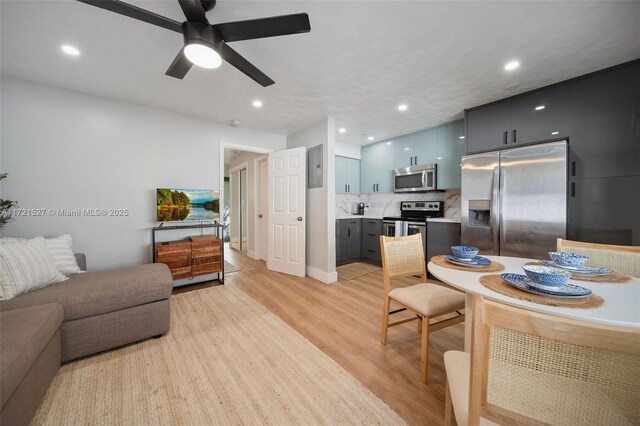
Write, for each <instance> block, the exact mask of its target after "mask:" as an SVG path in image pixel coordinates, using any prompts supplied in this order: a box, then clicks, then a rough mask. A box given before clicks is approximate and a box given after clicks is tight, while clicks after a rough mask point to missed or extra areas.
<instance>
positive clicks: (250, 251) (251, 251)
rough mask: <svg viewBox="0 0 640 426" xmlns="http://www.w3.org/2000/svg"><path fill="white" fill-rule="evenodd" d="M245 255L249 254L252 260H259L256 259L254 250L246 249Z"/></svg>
mask: <svg viewBox="0 0 640 426" xmlns="http://www.w3.org/2000/svg"><path fill="white" fill-rule="evenodd" d="M247 256H249V257H250V258H252V259H253V260H260V259H258V255H257V254H256V251H255V250H247Z"/></svg>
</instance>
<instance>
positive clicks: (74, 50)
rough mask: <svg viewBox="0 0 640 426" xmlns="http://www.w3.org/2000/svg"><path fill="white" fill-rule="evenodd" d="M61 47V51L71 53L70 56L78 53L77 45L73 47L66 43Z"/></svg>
mask: <svg viewBox="0 0 640 426" xmlns="http://www.w3.org/2000/svg"><path fill="white" fill-rule="evenodd" d="M61 49H62V51H63V52H64V53H66V54H67V55H71V56H78V55H80V51H79V50H78V48H77V47H73V46H70V45H68V44H65V45H63V46H62V47H61Z"/></svg>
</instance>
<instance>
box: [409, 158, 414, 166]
mask: <svg viewBox="0 0 640 426" xmlns="http://www.w3.org/2000/svg"><path fill="white" fill-rule="evenodd" d="M409 162H410V163H411V165H412V166H413V157H409Z"/></svg>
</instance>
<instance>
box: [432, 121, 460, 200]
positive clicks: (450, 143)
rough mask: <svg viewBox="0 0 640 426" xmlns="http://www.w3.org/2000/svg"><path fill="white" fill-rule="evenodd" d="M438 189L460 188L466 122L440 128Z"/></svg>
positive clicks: (437, 159)
mask: <svg viewBox="0 0 640 426" xmlns="http://www.w3.org/2000/svg"><path fill="white" fill-rule="evenodd" d="M437 130H438V138H437V139H438V143H437V150H436V152H437V156H436V158H435V162H436V164H438V189H452V188H460V186H461V166H460V164H461V162H462V156H463V155H464V149H465V147H464V121H463V120H460V121H456V122H453V123H449V124H445V125H444V126H440V127H438V129H437Z"/></svg>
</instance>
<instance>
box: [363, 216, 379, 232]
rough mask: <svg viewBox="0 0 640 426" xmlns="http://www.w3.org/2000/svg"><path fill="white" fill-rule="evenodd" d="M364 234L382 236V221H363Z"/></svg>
mask: <svg viewBox="0 0 640 426" xmlns="http://www.w3.org/2000/svg"><path fill="white" fill-rule="evenodd" d="M362 232H363V233H377V234H378V235H380V234H382V220H380V219H362Z"/></svg>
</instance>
